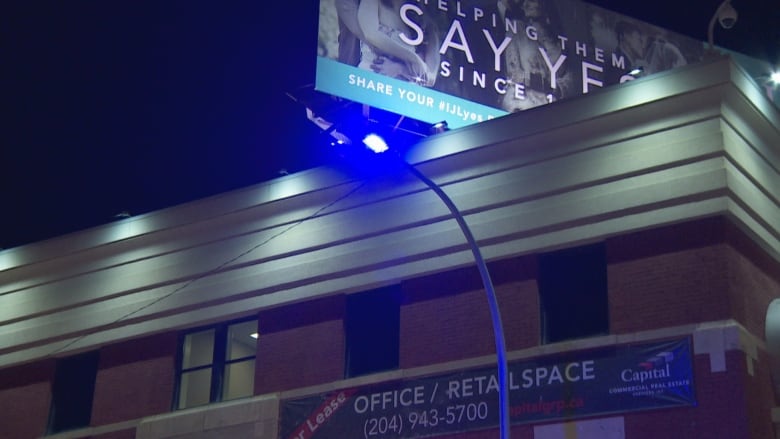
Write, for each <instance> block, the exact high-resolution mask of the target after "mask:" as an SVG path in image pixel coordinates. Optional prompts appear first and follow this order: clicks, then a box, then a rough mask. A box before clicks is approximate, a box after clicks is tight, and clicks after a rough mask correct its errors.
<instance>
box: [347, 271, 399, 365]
mask: <svg viewBox="0 0 780 439" xmlns="http://www.w3.org/2000/svg"><path fill="white" fill-rule="evenodd" d="M346 307H347V310H346V311H347V313H346V316H345V318H344V330H345V333H346V346H347V348H346V363H345V364H346V368H345V371H344V375H345V376H346V377H347V378H349V377H354V376H359V375H365V374H369V373H373V372H380V371H383V370H391V369H396V368H398V347H399V330H400V325H401V316H400V307H401V294H400V288H399V287H398V286H393V287H387V288H380V289H377V290H372V291H366V292H363V293H358V294H351V295H349V296H347V305H346Z"/></svg>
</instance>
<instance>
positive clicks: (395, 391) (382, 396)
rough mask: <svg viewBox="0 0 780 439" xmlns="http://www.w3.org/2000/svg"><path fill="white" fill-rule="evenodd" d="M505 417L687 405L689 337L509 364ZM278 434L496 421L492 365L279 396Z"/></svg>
mask: <svg viewBox="0 0 780 439" xmlns="http://www.w3.org/2000/svg"><path fill="white" fill-rule="evenodd" d="M509 388H510V390H509V392H510V394H509V401H510V409H509V410H510V418H511V422H512V423H513V424H520V423H532V422H533V423H535V422H549V421H555V420H568V419H573V418H579V417H584V416H595V415H604V414H610V413H620V412H630V411H637V410H649V409H657V408H668V407H681V406H692V405H696V398H695V395H694V380H693V366H692V355H691V345H690V340H689V339H687V338H686V339H680V340H672V341H666V342H658V343H648V344H635V345H627V346H613V347H609V348H601V349H597V350H592V351H583V352H572V353H567V354H560V355H555V356H549V357H543V358H539V359H533V360H524V361H518V362H512V363H510V364H509ZM280 410H281V414H280V419H281V420H280V428H279V438H280V439H310V438H323V439H324V438H351V439H354V438H364V439H369V438H377V439H386V438H388V439H389V438H416V437H424V436H434V435H439V434H445V433H453V432H462V431H467V430H475V429H484V428H495V427H497V426H498V378H497V376H496V368H495V367H492V368H490V367H486V368H481V369H474V370H466V371H461V372H455V373H449V374H444V375H439V376H430V377H424V378H418V379H410V380H403V381H393V382H388V383H382V384H377V385H372V386H366V387H359V388H350V389H342V390H338V391H334V392H331V393H327V394H322V395H316V396H311V397H306V398H300V399H292V400H283V401H282V402H281V408H280Z"/></svg>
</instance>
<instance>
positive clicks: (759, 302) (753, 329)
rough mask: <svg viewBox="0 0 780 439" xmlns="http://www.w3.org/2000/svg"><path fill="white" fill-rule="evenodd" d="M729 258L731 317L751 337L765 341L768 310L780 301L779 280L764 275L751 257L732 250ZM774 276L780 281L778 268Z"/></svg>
mask: <svg viewBox="0 0 780 439" xmlns="http://www.w3.org/2000/svg"><path fill="white" fill-rule="evenodd" d="M742 250H746V249H742ZM748 251H749V250H748ZM727 257H728V273H727V275H728V286H729V294H728V300H729V305H730V309H731V314H732V315H733V317H734V319H736V320H737V321H738V322H740V323H741V324H742V325H743V326H745V328H746V329H747V330H748V331H749V332H750V333H752V334H754V335H756V336H758V337H763V336H764V325H765V324H766V310H767V308H768V307H769V303H770V302H771V301H772V300H774V299H776V298H778V297H780V280H778V279H776V278H775V277H771V276H770V274H769V273H767V272H765V271H763V270H762V269H761V267H760V266H759V265H757V264H756V262H754V261H755V259H756V258H755V257H752V255H751V259H748V257H747V256H745V255H744V254H743V253H741V252H738V251H737V250H736V249H734V248H732V247H729V249H728V251H727ZM774 274H775V276H778V277H780V268H778V267H775V272H774Z"/></svg>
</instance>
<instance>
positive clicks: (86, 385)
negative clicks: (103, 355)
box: [48, 352, 98, 434]
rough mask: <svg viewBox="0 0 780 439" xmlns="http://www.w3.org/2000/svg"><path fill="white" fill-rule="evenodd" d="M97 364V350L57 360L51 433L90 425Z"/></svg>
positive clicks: (50, 424) (50, 425)
mask: <svg viewBox="0 0 780 439" xmlns="http://www.w3.org/2000/svg"><path fill="white" fill-rule="evenodd" d="M97 366H98V353H97V352H89V353H86V354H81V355H76V356H74V357H69V358H63V359H61V360H58V361H57V367H56V371H55V372H54V384H53V385H52V399H51V407H50V409H49V428H48V431H49V433H50V434H51V433H59V432H61V431H66V430H72V429H75V428H82V427H88V426H89V421H90V419H91V418H92V398H93V396H94V394H95V377H96V376H97Z"/></svg>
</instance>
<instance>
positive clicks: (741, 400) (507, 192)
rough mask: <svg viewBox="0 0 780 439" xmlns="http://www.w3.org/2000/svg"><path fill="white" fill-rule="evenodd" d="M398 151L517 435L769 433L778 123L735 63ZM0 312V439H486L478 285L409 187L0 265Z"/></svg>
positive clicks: (473, 302)
mask: <svg viewBox="0 0 780 439" xmlns="http://www.w3.org/2000/svg"><path fill="white" fill-rule="evenodd" d="M405 159H406V160H407V161H408V162H410V163H412V164H414V165H415V166H416V167H417V168H418V169H419V170H421V171H422V172H423V173H425V174H426V175H427V176H429V177H430V178H431V179H433V180H434V181H436V182H437V183H438V184H439V185H440V186H441V187H442V188H443V189H444V190H445V191H446V192H447V193H448V194H449V196H450V197H452V199H453V200H454V201H455V203H456V204H457V206H458V207H459V209H460V210H461V211H462V212H463V214H464V216H465V218H466V220H467V222H468V223H469V225H470V227H471V229H472V231H473V232H474V234H475V236H476V239H477V241H478V242H479V245H480V248H481V250H482V252H483V254H484V255H485V257H486V259H487V260H488V267H489V269H490V273H491V276H492V278H493V283H494V285H495V286H496V292H497V296H498V301H499V305H500V310H501V314H502V318H503V327H504V332H505V334H506V347H507V351H508V357H509V362H510V366H511V367H510V370H511V371H513V372H515V374H514V376H513V380H514V381H512V382H511V383H510V385H512V386H514V387H513V389H512V390H510V394H512V395H514V396H513V397H512V398H514V399H512V400H511V407H510V411H511V412H512V421H513V424H512V437H515V438H529V439H530V438H535V439H540V438H597V437H598V438H631V439H634V438H637V439H642V438H657V437H665V438H691V437H723V438H767V437H780V436H777V433H776V432H775V430H776V429H777V426H776V425H775V420H776V419H777V418H778V415H777V413H776V411H775V406H777V396H776V391H775V385H774V382H775V380H776V378H775V377H773V372H772V371H773V368H772V366H773V364H774V361H773V355H772V353H771V352H770V351H769V349H768V348H767V339H766V335H765V323H766V313H767V309H768V308H769V305H770V303H771V302H772V301H773V300H775V299H777V298H779V297H780V196H779V195H778V194H780V113H778V110H777V108H776V107H775V106H773V105H772V103H771V102H770V101H769V100H768V99H767V98H766V96H765V94H764V93H763V91H762V90H761V89H760V88H759V87H757V86H756V85H755V84H754V83H753V82H752V81H751V80H750V78H749V76H748V75H747V74H745V72H744V71H743V70H742V69H741V68H740V67H738V66H737V65H736V64H734V63H733V62H732V61H731V60H730V59H729V58H721V59H716V60H712V61H710V62H706V63H702V64H697V65H691V66H687V67H684V68H680V69H677V70H673V71H670V72H665V73H660V74H657V75H654V76H650V77H647V78H643V79H640V80H636V81H633V82H630V83H627V84H623V85H621V86H617V87H611V88H606V89H603V90H600V91H598V92H595V93H590V94H588V95H585V96H582V97H580V98H574V99H570V100H566V101H560V102H557V103H555V104H553V105H547V106H543V107H539V108H536V109H533V110H529V111H525V112H521V113H517V114H513V115H511V116H506V117H502V118H499V119H494V120H491V121H487V122H484V123H481V124H478V125H475V126H471V127H466V128H463V129H459V130H455V131H450V132H445V133H441V134H438V135H436V136H432V137H430V138H427V139H425V140H423V141H421V142H420V143H418V144H417V145H414V146H413V147H412V148H411V149H410V150H409V152H408V154H407V156H406V157H405ZM0 313H2V320H0V437H8V438H22V439H24V438H37V437H42V436H47V437H51V438H66V437H67V438H87V437H88V438H100V439H109V438H111V439H114V438H117V439H119V438H200V437H203V438H206V437H209V438H218V437H231V438H233V437H259V438H282V439H288V438H292V437H298V438H304V437H306V438H309V437H366V438H369V437H377V438H390V437H421V436H434V437H442V438H459V439H466V438H468V439H476V438H494V437H497V435H498V433H497V431H498V430H497V426H496V424H495V422H494V419H495V418H494V416H495V406H494V404H495V399H496V398H497V396H496V395H497V390H496V388H495V385H494V384H492V379H493V378H494V375H495V374H494V372H492V370H493V368H494V367H495V362H496V358H495V345H494V336H493V329H492V326H491V319H490V313H489V311H488V307H487V301H486V299H485V293H484V290H483V286H482V283H481V281H480V277H479V275H478V273H477V270H476V269H475V267H474V262H473V258H472V255H471V253H470V251H469V247H468V245H467V244H466V242H465V240H464V238H463V235H462V234H461V232H460V230H459V228H458V226H457V224H456V223H455V221H454V220H453V219H452V217H451V215H450V214H449V212H448V211H447V209H446V207H445V206H444V205H443V204H442V203H441V201H440V200H439V199H438V198H437V197H436V196H435V195H434V194H433V192H432V191H430V190H428V189H427V188H426V187H425V186H424V185H423V184H422V183H421V182H419V181H417V180H416V179H415V178H414V177H413V176H412V175H409V174H408V173H403V172H384V173H373V174H366V173H364V172H358V171H356V170H355V169H353V168H351V167H350V166H348V165H344V166H341V167H327V168H319V169H314V170H310V171H306V172H302V173H299V174H294V175H289V176H285V177H282V178H279V179H277V180H274V181H270V182H267V183H262V184H259V185H257V186H253V187H249V188H245V189H242V190H238V191H235V192H230V193H226V194H223V195H220V196H216V197H212V198H209V199H205V200H201V201H197V202H194V203H189V204H185V205H181V206H176V207H172V208H169V209H165V210H162V211H158V212H154V213H150V214H147V215H142V216H139V217H133V218H128V219H125V220H122V221H119V222H115V223H112V224H108V225H105V226H101V227H97V228H94V229H90V230H87V231H82V232H77V233H74V234H71V235H67V236H63V237H60V238H57V239H53V240H49V241H44V242H39V243H35V244H31V245H26V246H23V247H19V248H14V249H9V250H4V251H3V252H1V253H0ZM654 362H655V363H654ZM666 365H671V368H670V367H667V366H666ZM612 368H614V370H615V373H614V375H615V377H614V378H615V379H622V380H623V381H624V383H625V385H624V386H622V387H616V386H613V385H612V384H609V383H607V382H606V381H602V379H606V375H609V373H608V372H607V371H611V370H612ZM626 371H628V372H626ZM643 372H644V374H642V373H643ZM634 373H636V375H633V374H634ZM681 377H682V378H681ZM777 378H780V376H777ZM586 381H590V383H586ZM439 384H442V385H444V386H446V387H447V392H445V393H443V395H446V397H445V396H442V398H445V399H446V400H447V401H450V402H449V403H447V402H444V403H442V404H444V405H437V404H438V403H434V394H436V395H439V394H441V393H436V392H437V390H430V389H431V388H434V389H439ZM526 384H527V385H526ZM591 384H592V387H587V386H589V385H591ZM582 386H584V387H582ZM656 388H663V390H662V391H661V390H658V391H656V390H654V389H656ZM597 392H601V393H597ZM429 395H430V399H428V396H429ZM561 395H563V396H561ZM653 395H655V396H653ZM523 398H525V399H523ZM528 398H532V399H534V400H530V399H528ZM423 416H425V418H423ZM483 421H484V422H483ZM434 424H435V425H434ZM334 432H336V433H334ZM336 434H338V436H336Z"/></svg>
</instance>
